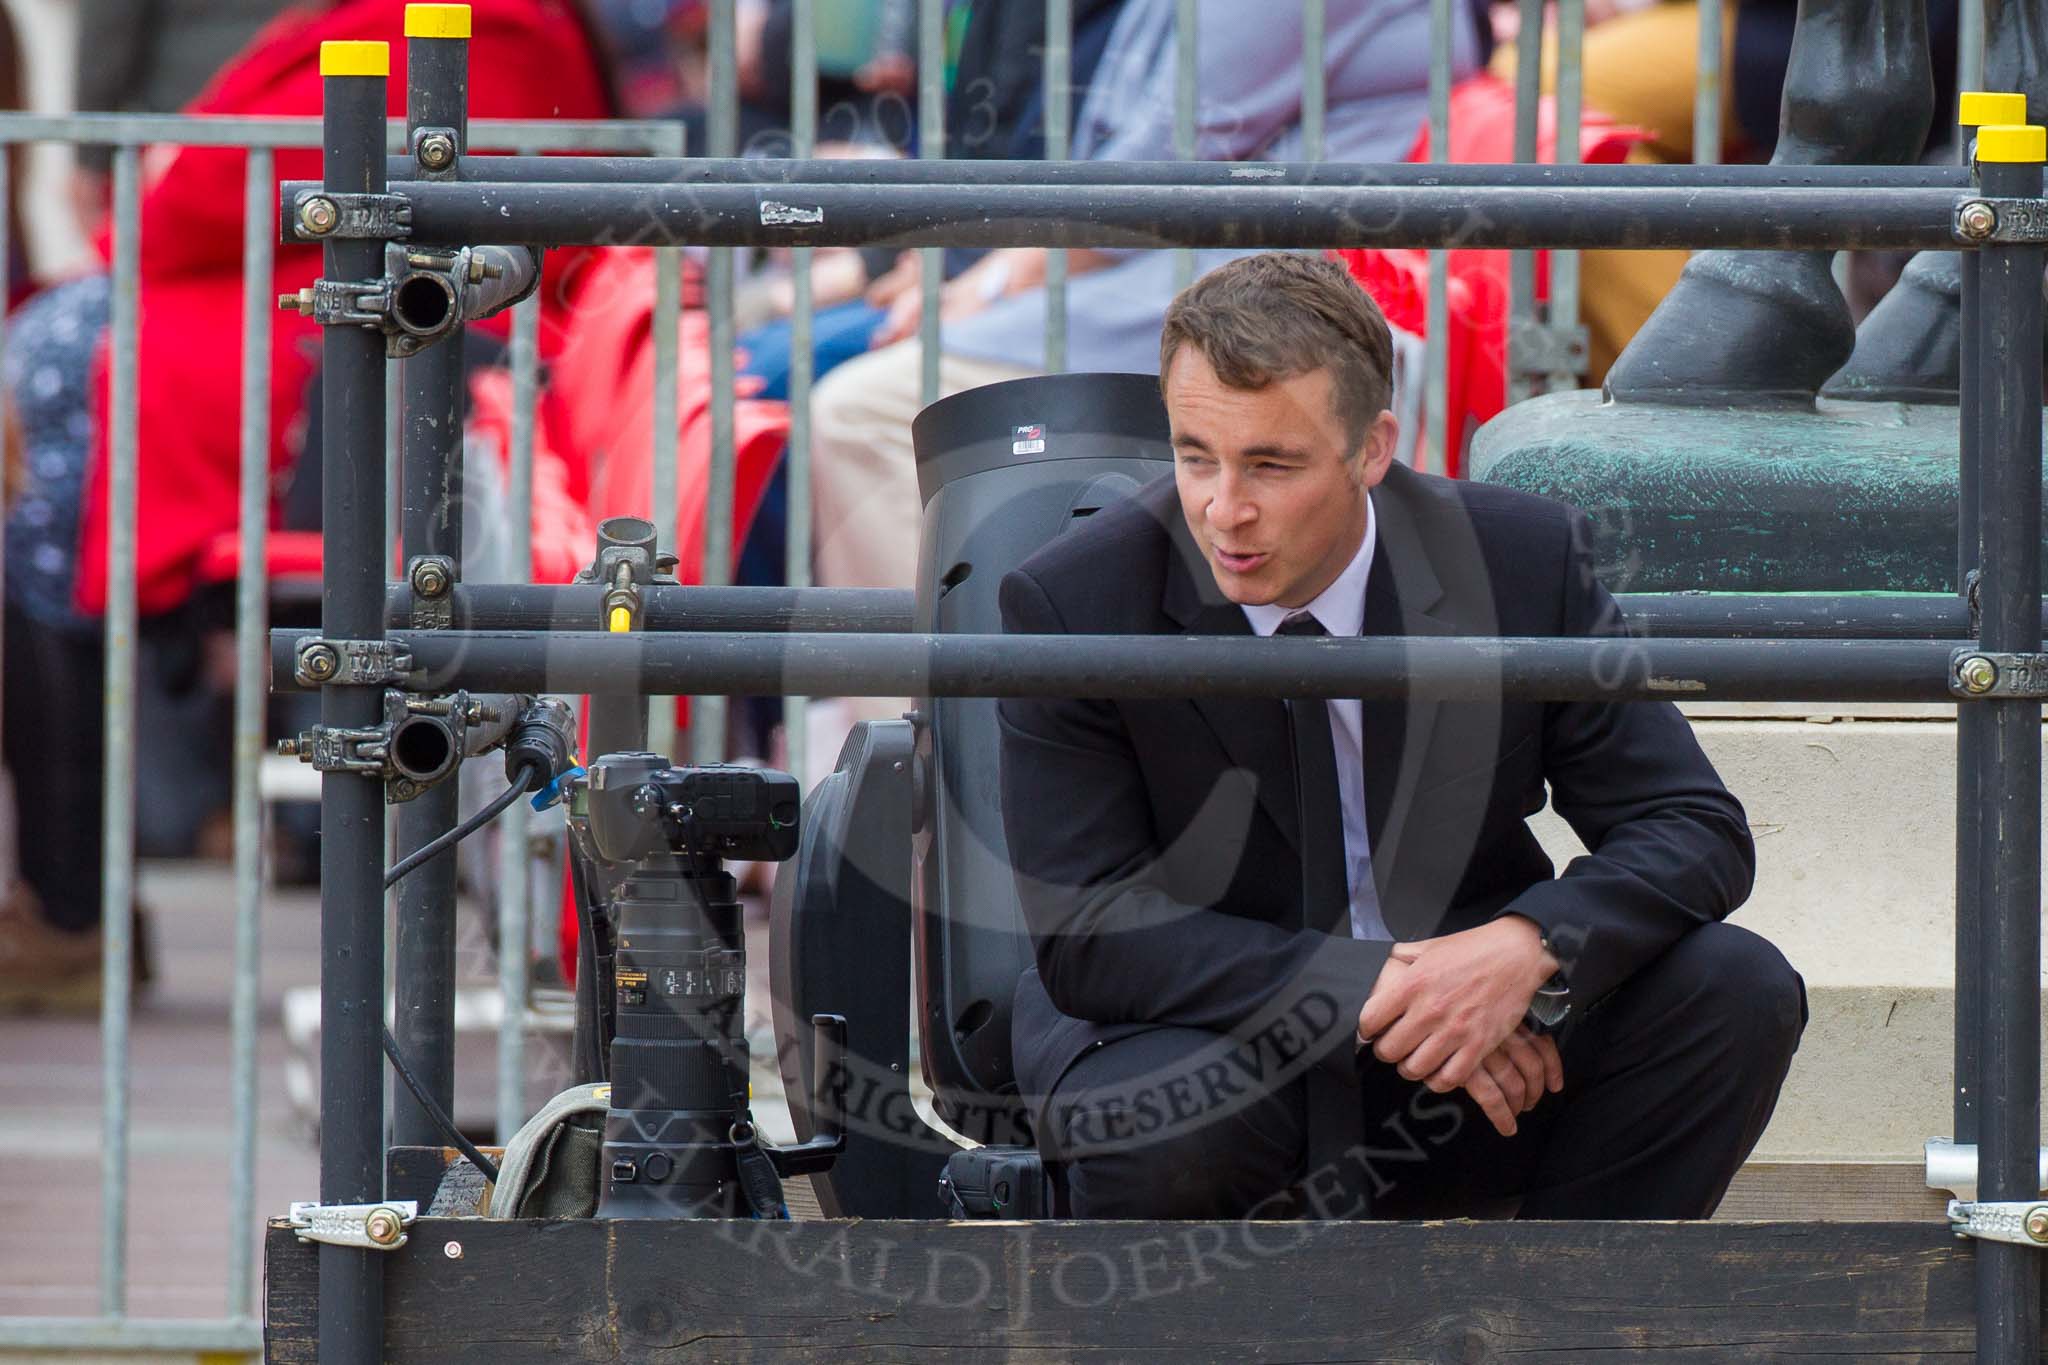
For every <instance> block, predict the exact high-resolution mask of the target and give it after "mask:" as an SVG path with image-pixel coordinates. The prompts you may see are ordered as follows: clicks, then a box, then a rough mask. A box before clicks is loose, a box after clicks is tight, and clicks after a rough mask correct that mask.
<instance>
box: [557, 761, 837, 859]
mask: <svg viewBox="0 0 2048 1365" xmlns="http://www.w3.org/2000/svg"><path fill="white" fill-rule="evenodd" d="M585 780H586V783H587V786H588V793H589V804H588V815H589V820H590V837H591V840H592V842H593V843H594V844H595V846H596V849H597V855H598V857H599V858H600V859H601V860H602V861H604V862H607V863H615V864H616V863H634V862H638V861H640V860H641V859H643V858H647V857H652V856H654V855H657V854H664V853H669V854H675V855H677V856H679V857H683V858H750V859H753V860H755V861H758V862H781V861H783V860H784V859H786V858H791V857H794V856H795V855H796V841H797V823H798V821H797V807H798V801H799V799H800V796H799V791H798V787H797V781H796V779H795V778H794V777H791V776H790V775H789V774H788V773H780V772H775V771H773V770H771V769H767V768H744V767H740V766H739V765H737V764H732V763H711V764H705V765H702V766H699V767H688V768H676V767H672V766H670V764H669V762H668V760H667V759H665V758H663V757H662V756H661V755H659V754H648V753H637V754H636V753H626V754H607V755H606V756H605V757H603V758H601V759H599V760H598V761H597V762H596V763H593V764H592V765H591V767H590V771H589V774H588V776H587V777H586V779H585Z"/></svg>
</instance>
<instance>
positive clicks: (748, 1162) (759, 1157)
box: [728, 1059, 789, 1221]
mask: <svg viewBox="0 0 2048 1365" xmlns="http://www.w3.org/2000/svg"><path fill="white" fill-rule="evenodd" d="M735 1060H738V1059H735ZM728 1074H731V1075H734V1076H740V1077H745V1076H746V1074H747V1069H746V1067H745V1066H744V1065H738V1066H734V1067H732V1068H729V1070H728ZM728 1136H729V1137H730V1138H731V1140H732V1155H733V1164H734V1165H735V1166H736V1167H737V1168H738V1170H739V1181H740V1192H741V1193H742V1194H744V1195H746V1197H747V1207H748V1208H749V1209H751V1210H752V1211H753V1214H754V1217H756V1218H771V1219H781V1220H785V1221H786V1220H787V1219H788V1218H789V1205H788V1204H787V1203H785V1202H784V1201H783V1197H782V1177H781V1176H779V1175H777V1174H776V1173H775V1163H774V1162H773V1161H772V1160H770V1159H769V1156H768V1153H767V1152H765V1151H763V1150H762V1148H761V1130H760V1129H758V1128H756V1127H755V1126H754V1111H753V1109H752V1108H751V1107H750V1106H749V1104H748V1102H747V1087H746V1082H745V1080H744V1079H743V1080H742V1081H741V1082H740V1085H739V1087H738V1088H737V1089H736V1090H734V1091H733V1095H732V1131H731V1132H730V1134H729V1135H728Z"/></svg>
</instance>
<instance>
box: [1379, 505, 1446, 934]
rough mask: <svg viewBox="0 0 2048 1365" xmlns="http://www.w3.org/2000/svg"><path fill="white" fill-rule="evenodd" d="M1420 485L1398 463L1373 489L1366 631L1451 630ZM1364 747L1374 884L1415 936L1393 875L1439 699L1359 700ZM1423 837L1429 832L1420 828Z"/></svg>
mask: <svg viewBox="0 0 2048 1365" xmlns="http://www.w3.org/2000/svg"><path fill="white" fill-rule="evenodd" d="M1421 492H1422V490H1421V489H1420V488H1419V487H1418V486H1417V485H1416V482H1415V476H1414V475H1413V474H1412V473H1411V472H1410V471H1409V470H1408V469H1406V468H1405V467H1403V466H1401V465H1395V466H1394V467H1393V468H1391V469H1389V470H1388V471H1387V477H1386V479H1385V480H1384V481H1383V482H1382V483H1381V484H1380V486H1379V488H1378V489H1376V490H1375V491H1374V493H1373V515H1374V516H1375V517H1376V518H1378V524H1379V532H1378V544H1377V546H1376V547H1375V549H1374V552H1373V560H1372V573H1371V576H1370V577H1369V578H1368V579H1367V580H1366V590H1365V623H1364V627H1363V629H1362V631H1361V633H1362V634H1365V635H1378V636H1400V637H1407V636H1413V635H1450V634H1454V633H1456V627H1455V626H1454V625H1453V623H1452V622H1451V621H1450V620H1449V619H1448V616H1447V615H1446V614H1444V613H1447V612H1448V610H1449V604H1448V603H1447V602H1446V601H1445V599H1444V590H1443V584H1442V582H1441V580H1440V579H1439V578H1438V576H1437V572H1436V569H1435V567H1434V565H1433V564H1432V563H1431V561H1430V555H1429V551H1428V548H1427V546H1426V544H1425V543H1424V538H1423V536H1422V532H1421V528H1420V527H1419V526H1418V524H1417V520H1418V518H1417V515H1416V511H1415V507H1414V500H1415V498H1416V497H1418V496H1419V495H1420V494H1421ZM1361 707H1362V712H1361V723H1360V729H1359V741H1360V748H1361V749H1362V751H1363V767H1364V770H1365V774H1364V775H1365V820H1366V831H1367V835H1368V837H1369V838H1370V841H1371V845H1372V870H1373V883H1374V885H1375V886H1376V887H1377V888H1378V891H1379V896H1380V910H1381V914H1382V915H1383V916H1384V917H1385V918H1386V921H1387V927H1388V928H1389V929H1391V930H1393V932H1394V933H1395V934H1396V935H1397V936H1402V937H1411V936H1413V933H1414V932H1416V931H1426V926H1414V925H1404V924H1403V922H1402V916H1401V913H1400V912H1401V904H1402V900H1403V898H1402V896H1401V895H1400V893H1399V891H1398V888H1397V887H1395V885H1394V882H1393V879H1394V877H1395V876H1396V874H1397V873H1398V872H1399V871H1400V866H1401V849H1402V844H1403V842H1404V836H1405V834H1406V826H1407V813H1408V808H1409V807H1410V805H1411V804H1412V803H1413V801H1414V797H1415V793H1416V791H1417V789H1418V784H1419V782H1420V780H1421V778H1422V777H1423V773H1424V768H1425V766H1426V765H1427V762H1428V758H1429V746H1430V738H1431V736H1432V734H1433V733H1434V731H1435V729H1436V722H1437V714H1438V712H1439V711H1440V709H1441V704H1440V703H1439V702H1437V701H1435V700H1433V699H1430V698H1419V697H1415V696H1412V695H1408V696H1404V697H1402V698H1400V699H1398V700H1389V701H1366V702H1363V703H1361ZM1416 833H1417V835H1418V837H1423V838H1426V837H1428V831H1426V830H1419V831H1417V832H1416Z"/></svg>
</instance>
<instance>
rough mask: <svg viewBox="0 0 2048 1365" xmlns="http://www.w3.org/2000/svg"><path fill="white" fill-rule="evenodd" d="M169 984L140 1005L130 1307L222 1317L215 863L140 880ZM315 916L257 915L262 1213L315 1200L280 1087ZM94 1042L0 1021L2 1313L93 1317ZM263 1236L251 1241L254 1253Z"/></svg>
mask: <svg viewBox="0 0 2048 1365" xmlns="http://www.w3.org/2000/svg"><path fill="white" fill-rule="evenodd" d="M142 895H143V898H144V901H145V903H146V904H147V905H148V906H149V907H150V908H151V911H152V913H153V917H154V922H155V926H156V938H157V954H158V956H157V982H156V985H155V986H154V987H153V988H152V990H151V991H150V993H149V995H148V996H147V997H146V998H145V999H144V1000H143V1001H141V1002H140V1003H139V1004H138V1006H137V1009H136V1013H135V1019H134V1038H133V1043H132V1058H133V1072H132V1077H133V1079H132V1087H131V1091H130V1094H131V1098H130V1101H129V1103H130V1113H131V1116H132V1122H131V1128H130V1139H129V1141H130V1146H131V1151H132V1158H133V1159H132V1165H131V1173H130V1177H129V1178H130V1188H131V1192H132V1193H131V1198H130V1203H129V1231H130V1237H129V1248H128V1256H129V1266H130V1271H129V1276H130V1288H129V1293H128V1311H129V1312H130V1313H131V1314H133V1315H135V1316H138V1317H142V1316H147V1317H187V1316H192V1317H217V1316H220V1315H221V1314H222V1313H223V1312H224V1311H225V1309H226V1305H227V1249H228V1238H229V1236H230V1229H229V1226H228V1222H229V1216H230V1213H229V1207H228V1170H227V1155H228V1146H229V1142H230V1127H231V1116H230V1108H229V1105H230V1099H229V1075H228V1063H229V1058H228V1043H229V1039H228V995H229V990H228V987H229V980H230V971H231V964H232V952H233V947H232V945H233V915H234V905H233V895H232V883H231V880H230V878H229V876H228V874H227V871H226V869H225V868H224V867H223V866H221V865H218V864H162V865H153V866H150V867H147V868H145V870H144V873H143V881H142ZM317 909H318V906H317V902H316V900H315V898H314V897H313V896H311V895H309V894H306V893H303V892H296V893H287V894H280V895H277V896H274V897H273V898H271V899H270V901H269V902H268V903H267V904H266V906H265V908H264V914H263V977H262V998H263V1019H264V1024H263V1030H262V1034H261V1041H260V1049H259V1059H260V1060H259V1066H260V1073H259V1075H260V1080H259V1085H258V1095H259V1116H260V1117H259V1134H260V1140H259V1146H258V1157H257V1169H256V1197H257V1206H258V1208H259V1210H282V1209H283V1208H284V1207H285V1205H287V1204H288V1203H290V1202H291V1201H292V1200H293V1199H306V1198H312V1197H313V1196H314V1194H316V1193H317V1189H316V1181H315V1176H316V1172H317V1161H316V1157H315V1153H314V1149H313V1146H312V1144H311V1141H310V1134H309V1132H308V1131H307V1129H306V1128H305V1126H304V1125H303V1124H302V1123H300V1122H298V1121H297V1120H295V1119H294V1117H293V1115H292V1113H291V1110H290V1107H289V1105H288V1104H287V1102H286V1100H285V1095H284V1087H283V1083H282V1080H283V1067H284V1051H285V1049H284V1040H283V1037H282V1034H281V1033H280V1031H279V1029H278V1027H277V1020H278V1006H279V1002H280V1000H281V998H282V996H283V994H284V992H285V991H286V990H288V989H290V988H291V987H293V986H300V985H305V984H309V983H316V982H317V981H318V979H319V955H318V942H319V938H318V923H317ZM100 1086H101V1079H100V1045H99V1024H98V1019H97V1018H96V1017H94V1018H34V1019H8V1020H5V1021H0V1226H5V1227H8V1228H10V1229H29V1228H33V1229H35V1230H36V1235H34V1236H32V1237H31V1236H11V1237H7V1238H4V1239H0V1314H4V1315H17V1314H33V1315H37V1316H74V1315H90V1314H94V1313H96V1312H97V1311H98V1310H99V1289H98V1279H99V1256H100V1199H99V1191H100V1099H101V1096H100ZM257 1233H258V1229H257V1228H245V1229H240V1230H239V1235H242V1236H246V1237H248V1238H250V1239H251V1242H252V1244H253V1243H254V1240H255V1238H256V1236H257Z"/></svg>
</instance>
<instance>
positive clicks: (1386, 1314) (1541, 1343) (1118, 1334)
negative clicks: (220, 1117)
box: [264, 1219, 2048, 1365]
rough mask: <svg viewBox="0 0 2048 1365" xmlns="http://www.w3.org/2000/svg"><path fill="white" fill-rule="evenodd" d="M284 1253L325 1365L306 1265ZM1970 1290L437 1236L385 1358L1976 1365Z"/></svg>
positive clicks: (972, 1235)
mask: <svg viewBox="0 0 2048 1365" xmlns="http://www.w3.org/2000/svg"><path fill="white" fill-rule="evenodd" d="M451 1248H452V1249H451ZM266 1251H267V1275H266V1284H265V1307H266V1319H265V1328H264V1336H265V1346H266V1359H267V1360H269V1361H272V1362H275V1363H276V1365H297V1363H298V1362H305V1365H313V1362H314V1361H315V1360H316V1359H317V1352H316V1343H315V1341H314V1323H315V1321H316V1308H317V1298H318V1276H317V1265H316V1262H317V1257H316V1254H315V1251H314V1249H313V1248H312V1247H309V1246H304V1245H301V1244H300V1243H299V1242H297V1241H296V1240H295V1239H294V1237H293V1236H292V1234H291V1233H290V1231H289V1230H287V1229H284V1228H281V1227H278V1226H275V1225H273V1226H272V1228H271V1229H270V1232H269V1235H268V1241H267V1247H266ZM2042 1261H2043V1265H2044V1266H2048V1257H2043V1258H2042ZM1973 1270H1974V1267H1973V1251H1972V1248H1971V1246H1970V1245H1968V1244H1966V1243H1963V1242H1960V1241H1958V1240H1957V1239H1956V1238H1955V1237H1953V1236H1952V1235H1951V1234H1950V1233H1949V1232H1948V1230H1947V1229H1946V1227H1945V1226H1944V1225H1942V1224H1939V1223H1933V1224H1929V1223H1732V1222H1723V1223H1466V1222H1458V1223H1325V1224H1307V1223H1071V1222H1068V1223H1056V1222H1042V1223H944V1222H936V1221H930V1222H861V1221H821V1222H790V1223H754V1222H716V1223H713V1222H659V1223H649V1222H640V1223H635V1222H554V1223H542V1222H488V1221H480V1220H468V1219H422V1220H420V1221H419V1222H418V1223H417V1224H415V1225H414V1227H413V1229H412V1236H411V1240H410V1242H409V1243H408V1244H407V1245H406V1246H405V1247H403V1248H401V1249H400V1250H398V1251H396V1252H392V1253H389V1254H388V1260H387V1262H386V1274H385V1311H386V1332H385V1351H384V1358H385V1359H386V1360H387V1361H392V1362H410V1361H422V1362H424V1361H434V1362H448V1361H471V1360H474V1361H487V1362H489V1363H490V1365H521V1363H522V1362H527V1361H533V1362H541V1361H548V1362H558V1361H645V1360H663V1361H684V1360H717V1361H746V1360H757V1359H768V1358H773V1359H776V1360H798V1361H802V1360H816V1361H831V1362H834V1365H844V1363H845V1362H848V1361H883V1360H887V1361H898V1360H915V1359H927V1358H929V1359H939V1358H944V1359H946V1360H948V1361H953V1360H969V1361H973V1360H994V1359H998V1358H1000V1359H1002V1360H1004V1361H1014V1360H1032V1361H1036V1360H1048V1361H1051V1360H1071V1359H1076V1358H1082V1357H1086V1358H1090V1359H1100V1360H1130V1359H1149V1360H1161V1361H1165V1360H1172V1361H1182V1360H1250V1359H1260V1360H1288V1361H1336V1360H1346V1361H1365V1360H1388V1361H1423V1360H1427V1361H1444V1360H1451V1361H1488V1360H1511V1359H1525V1358H1526V1359H1542V1360H1546V1361H1579V1360H1605V1359H1616V1360H1618V1359H1629V1360H1636V1359H1644V1358H1651V1359H1658V1358H1665V1359H1683V1360H1686V1361H1703V1360H1741V1361H1755V1360H1777V1359H1790V1358H1807V1357H1827V1358H1828V1359H1830V1360H1833V1361H1837V1362H1839V1361H1842V1360H1869V1359H1877V1358H1883V1359H1886V1360H1959V1361H1960V1360H1966V1359H1968V1358H1969V1357H1970V1355H1971V1351H1972V1347H1973V1345H1974V1341H1975V1327H1974V1321H1973V1313H1974V1305H1975V1292H1974V1274H1973ZM2043 1359H2044V1360H2048V1352H2044V1355H2043Z"/></svg>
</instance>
